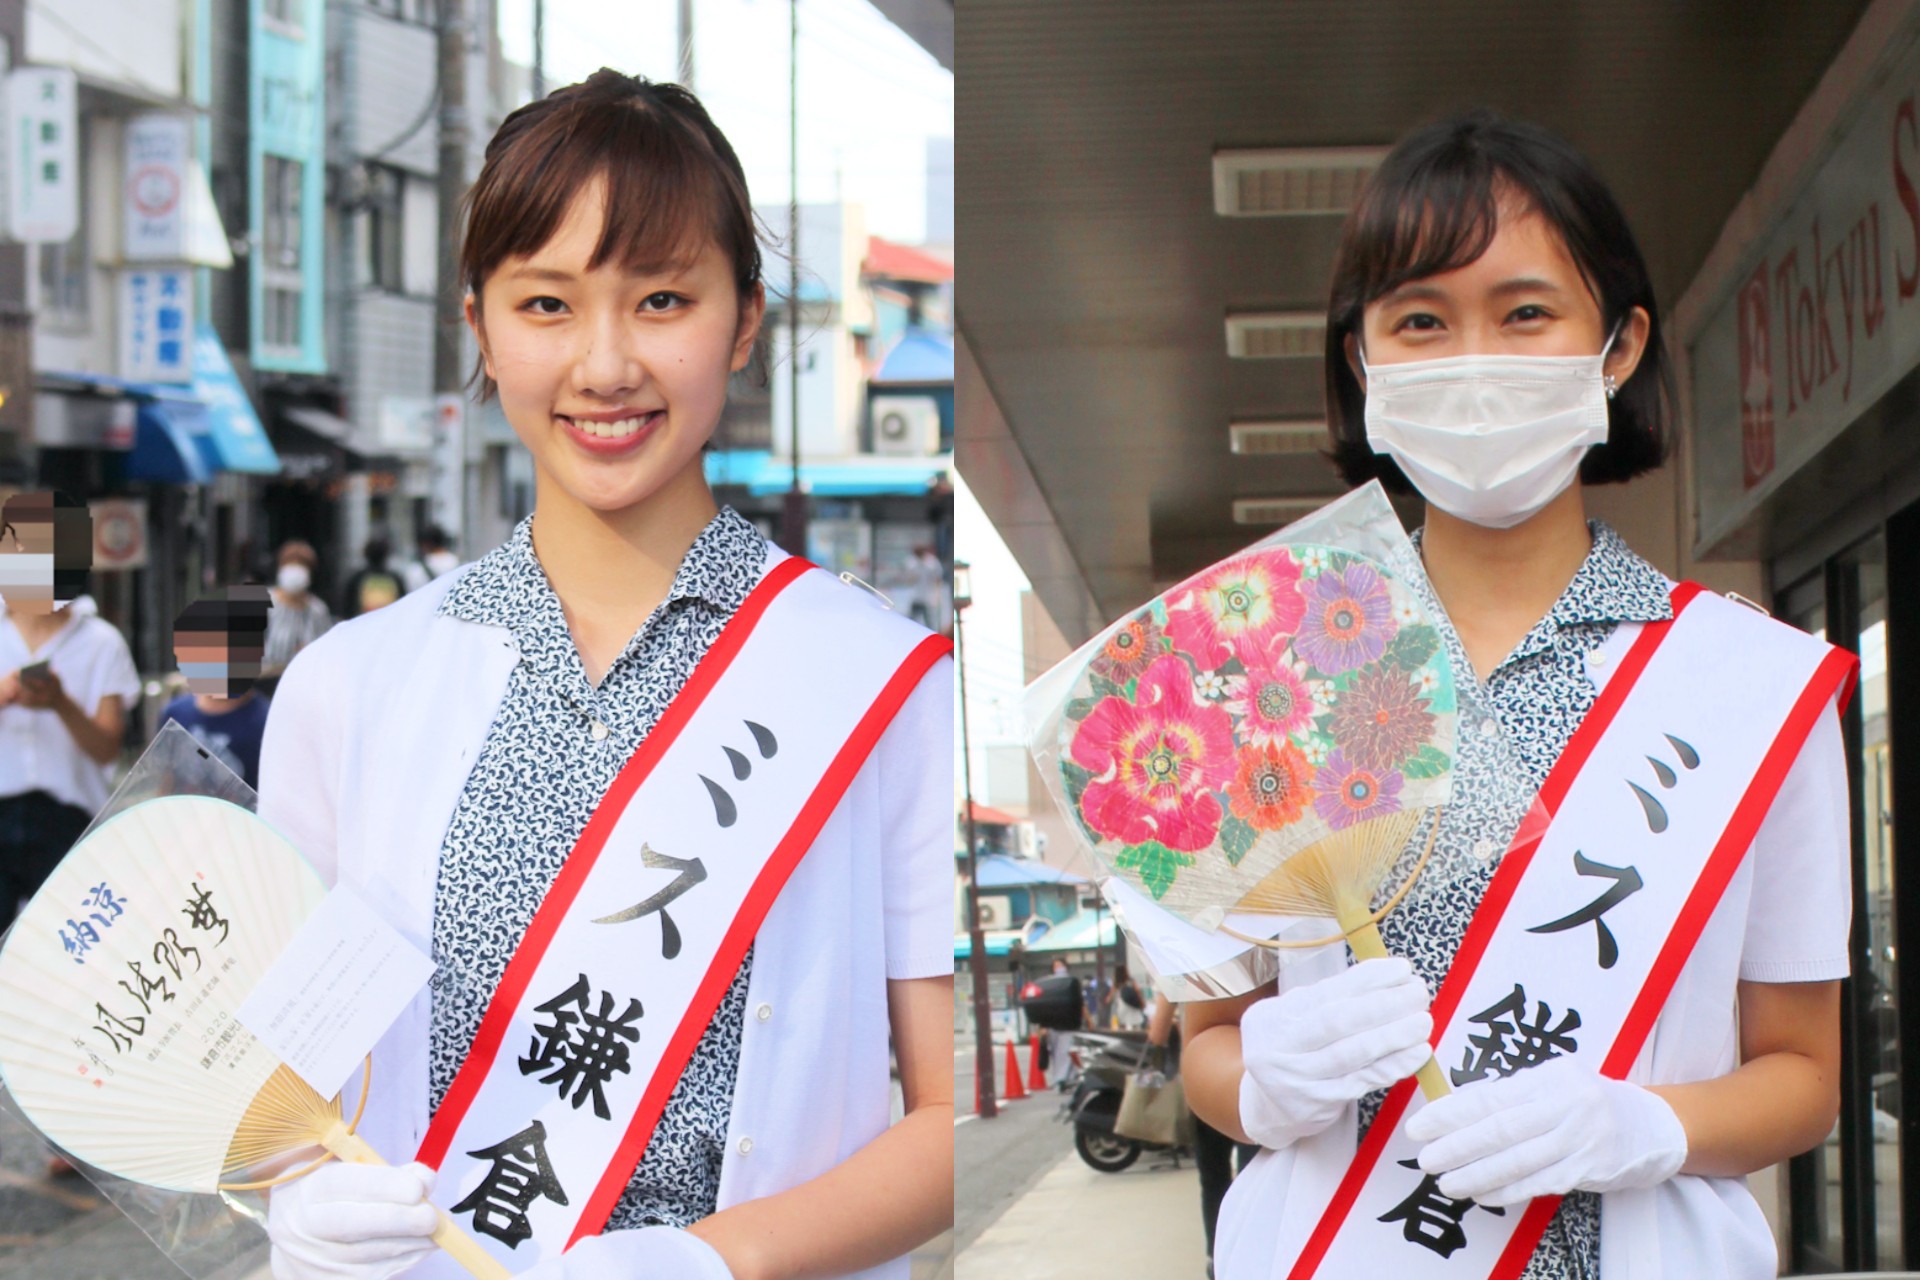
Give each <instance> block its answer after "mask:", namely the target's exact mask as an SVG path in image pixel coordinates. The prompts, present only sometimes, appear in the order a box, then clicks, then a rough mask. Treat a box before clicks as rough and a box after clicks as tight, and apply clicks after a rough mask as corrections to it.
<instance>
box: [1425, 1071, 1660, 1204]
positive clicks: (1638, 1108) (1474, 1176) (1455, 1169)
mask: <svg viewBox="0 0 1920 1280" xmlns="http://www.w3.org/2000/svg"><path fill="white" fill-rule="evenodd" d="M1407 1136H1408V1137H1409V1138H1412V1139H1413V1140H1414V1141H1415V1142H1420V1143H1424V1144H1426V1145H1425V1146H1423V1147H1422V1148H1421V1149H1420V1167H1421V1169H1422V1170H1424V1171H1425V1172H1427V1173H1432V1174H1438V1175H1440V1191H1441V1194H1443V1195H1447V1196H1452V1197H1453V1198H1455V1199H1459V1200H1473V1201H1476V1202H1478V1203H1480V1204H1483V1205H1488V1206H1491V1207H1494V1208H1498V1207H1500V1206H1503V1205H1512V1204H1522V1203H1524V1202H1526V1201H1528V1200H1531V1199H1533V1198H1534V1197H1535V1196H1549V1195H1565V1194H1566V1193H1567V1192H1569V1191H1620V1190H1624V1189H1626V1188H1629V1187H1650V1186H1653V1185H1654V1184H1655V1183H1660V1182H1665V1181H1666V1180H1667V1179H1668V1178H1671V1177H1672V1176H1673V1175H1674V1174H1676V1173H1678V1172H1680V1166H1681V1165H1682V1164H1684V1163H1686V1159H1687V1131H1686V1129H1685V1128H1684V1127H1682V1125H1681V1124H1680V1118H1679V1117H1678V1116H1676V1115H1675V1114H1674V1113H1673V1108H1672V1107H1670V1106H1668V1105H1667V1103H1666V1100H1665V1099H1664V1098H1662V1097H1660V1095H1659V1094H1656V1093H1651V1092H1649V1091H1648V1090H1646V1089H1643V1088H1641V1087H1640V1086H1639V1085H1637V1084H1628V1083H1627V1082H1626V1081H1624V1080H1610V1079H1608V1078H1606V1077H1605V1076H1602V1075H1598V1074H1596V1073H1595V1072H1594V1071H1593V1069H1592V1068H1590V1067H1586V1066H1583V1065H1581V1064H1580V1063H1577V1062H1575V1061H1574V1060H1573V1059H1572V1058H1552V1059H1549V1060H1548V1061H1546V1062H1543V1063H1541V1064H1540V1065H1539V1066H1537V1067H1528V1068H1526V1069H1525V1070H1523V1071H1517V1072H1515V1073H1514V1074H1513V1075H1510V1076H1507V1077H1504V1078H1503V1079H1499V1080H1489V1081H1486V1082H1484V1083H1481V1084H1474V1085H1469V1086H1467V1087H1466V1088H1464V1089H1462V1090H1460V1091H1459V1092H1458V1093H1454V1094H1450V1095H1448V1096H1447V1097H1445V1098H1442V1099H1440V1100H1439V1101H1438V1102H1431V1103H1428V1104H1427V1105H1426V1106H1425V1107H1423V1108H1421V1109H1420V1111H1419V1112H1418V1113H1416V1114H1415V1115H1414V1117H1413V1118H1412V1119H1411V1120H1409V1121H1407Z"/></svg>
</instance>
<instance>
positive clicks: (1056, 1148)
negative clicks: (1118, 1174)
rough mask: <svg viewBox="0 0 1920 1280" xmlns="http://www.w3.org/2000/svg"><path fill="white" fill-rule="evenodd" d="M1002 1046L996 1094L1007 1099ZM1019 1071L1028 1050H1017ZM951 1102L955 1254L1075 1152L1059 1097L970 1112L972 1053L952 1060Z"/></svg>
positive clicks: (959, 1052) (1036, 1096)
mask: <svg viewBox="0 0 1920 1280" xmlns="http://www.w3.org/2000/svg"><path fill="white" fill-rule="evenodd" d="M1005 1053H1006V1050H1005V1048H1004V1047H1002V1048H998V1049H996V1050H995V1053H994V1057H995V1058H996V1059H997V1060H998V1061H997V1063H996V1065H998V1066H1000V1067H1001V1068H1002V1069H1001V1071H999V1072H997V1073H996V1082H997V1084H998V1089H997V1091H996V1093H995V1096H996V1097H1004V1096H1005V1082H1004V1074H1005V1071H1004V1068H1005V1060H1004V1055H1005ZM1019 1053H1020V1064H1021V1070H1022V1072H1023V1073H1024V1072H1025V1071H1026V1069H1027V1051H1026V1048H1025V1047H1024V1046H1022V1047H1021V1049H1020V1051H1019ZM953 1076H954V1097H955V1099H956V1100H957V1101H958V1107H959V1123H958V1124H957V1125H956V1126H955V1128H954V1134H953V1149H954V1173H955V1176H956V1179H957V1181H956V1184H955V1189H954V1203H953V1216H954V1222H953V1231H954V1251H955V1252H956V1253H958V1252H960V1251H962V1250H964V1249H965V1248H966V1247H967V1246H968V1245H969V1244H971V1243H972V1242H973V1241H974V1240H975V1239H977V1238H978V1237H979V1235H980V1233H981V1232H983V1231H985V1230H986V1229H987V1228H988V1227H990V1226H992V1225H993V1223H994V1220H995V1219H997V1218H999V1216H1000V1215H1001V1214H1003V1213H1005V1212H1006V1211H1007V1209H1008V1208H1009V1207H1010V1206H1011V1205H1012V1204H1013V1202H1014V1201H1016V1200H1018V1199H1019V1198H1020V1197H1021V1196H1022V1195H1024V1194H1026V1192H1027V1191H1029V1190H1031V1189H1032V1187H1033V1185H1034V1184H1035V1183H1037V1182H1038V1181H1039V1180H1040V1178H1041V1175H1043V1174H1045V1173H1046V1171H1047V1170H1048V1169H1051V1168H1052V1167H1053V1166H1054V1165H1055V1164H1057V1163H1059V1161H1060V1157H1061V1156H1063V1155H1065V1154H1067V1153H1068V1152H1070V1151H1072V1150H1073V1131H1072V1129H1071V1128H1069V1127H1068V1126H1067V1125H1065V1124H1062V1123H1061V1122H1060V1120H1059V1118H1058V1117H1059V1112H1060V1102H1061V1096H1060V1095H1059V1094H1057V1093H1052V1092H1043V1093H1035V1094H1029V1095H1028V1096H1027V1097H1026V1098H1025V1099H1022V1100H1019V1101H1015V1102H1002V1103H1001V1104H1000V1106H999V1114H998V1115H996V1116H995V1117H994V1118H993V1119H991V1120H982V1119H979V1118H977V1117H975V1116H974V1115H973V1114H972V1113H973V1050H972V1048H971V1047H970V1046H969V1047H965V1048H959V1049H956V1051H955V1052H954V1055H953Z"/></svg>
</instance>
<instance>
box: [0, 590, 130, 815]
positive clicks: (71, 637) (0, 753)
mask: <svg viewBox="0 0 1920 1280" xmlns="http://www.w3.org/2000/svg"><path fill="white" fill-rule="evenodd" d="M66 612H67V625H66V626H64V627H62V628H61V629H60V630H59V631H56V632H55V633H54V634H53V638H52V639H50V640H48V641H47V642H46V643H45V644H43V645H41V646H40V648H39V649H37V650H31V651H30V650H29V649H28V648H27V642H26V640H25V639H24V638H23V637H22V636H21V634H20V631H19V628H17V627H15V626H14V625H13V622H12V620H11V619H9V618H8V617H7V616H6V615H5V614H0V675H6V674H10V673H12V672H14V671H18V670H19V669H20V668H21V667H24V666H26V665H27V664H29V663H33V662H39V661H42V660H45V661H46V663H47V664H48V666H49V667H51V668H52V670H53V673H54V674H55V675H56V676H58V677H60V687H61V688H62V689H64V690H65V691H66V694H67V696H68V697H70V698H72V699H73V700H74V702H75V703H76V704H78V705H79V707H80V709H81V710H82V711H84V712H86V714H87V715H89V716H92V715H94V714H95V713H96V712H98V711H99V709H100V702H101V699H103V698H106V697H108V696H109V695H112V694H119V695H120V701H121V703H122V705H123V706H132V705H133V704H134V702H136V701H137V700H138V699H139V697H140V673H139V672H138V671H136V670H135V669H134V665H133V655H132V654H131V653H130V652H129V651H128V649H127V642H126V641H125V640H124V639H122V638H121V635H120V632H119V631H118V630H116V629H115V627H114V625H113V624H112V623H110V622H108V621H107V620H106V619H104V618H102V617H100V616H99V614H100V610H99V608H98V606H96V605H95V604H94V602H93V597H92V596H81V597H80V598H79V599H77V600H75V601H74V602H73V603H72V604H70V605H68V606H67V610H66ZM112 780H113V766H112V765H108V764H98V763H96V762H95V761H94V760H93V759H92V758H91V757H89V756H88V755H87V753H86V752H84V751H82V750H81V749H80V744H79V743H77V742H75V741H74V740H73V735H72V734H71V733H69V732H67V727H66V726H65V725H63V724H61V723H60V717H59V716H58V715H56V714H55V713H54V712H53V711H52V710H44V709H32V708H28V707H23V706H20V705H18V704H15V705H13V706H8V707H0V796H17V795H23V794H25V793H26V792H29V791H45V792H47V793H48V794H49V795H51V796H53V797H54V798H55V799H56V800H59V801H61V802H62V803H65V804H71V805H77V806H78V807H80V808H82V809H85V810H86V811H87V812H88V813H89V814H93V813H98V812H99V810H100V807H101V806H102V805H104V804H106V802H107V797H108V795H110V794H111V793H112V790H113V788H112Z"/></svg>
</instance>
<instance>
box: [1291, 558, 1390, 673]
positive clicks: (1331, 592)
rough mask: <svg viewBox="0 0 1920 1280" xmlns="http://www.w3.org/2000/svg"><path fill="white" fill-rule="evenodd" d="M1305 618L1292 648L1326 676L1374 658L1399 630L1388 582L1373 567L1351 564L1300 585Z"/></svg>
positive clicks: (1348, 669)
mask: <svg viewBox="0 0 1920 1280" xmlns="http://www.w3.org/2000/svg"><path fill="white" fill-rule="evenodd" d="M1300 594H1301V595H1303V596H1305V597H1306V601H1307V611H1306V616H1305V617H1303V618H1302V619H1301V620H1300V629H1299V631H1298V632H1296V633H1295V635H1294V637H1293V648H1294V652H1295V653H1298V654H1299V655H1300V656H1301V657H1303V658H1305V659H1306V660H1307V661H1308V662H1310V663H1312V664H1313V665H1314V667H1316V668H1317V669H1318V670H1320V671H1322V672H1325V673H1326V674H1327V675H1330V676H1332V675H1339V674H1340V673H1341V672H1343V671H1351V670H1353V669H1354V668H1355V667H1360V666H1365V665H1366V664H1367V663H1369V662H1376V661H1378V660H1379V658H1380V655H1381V654H1383V653H1385V652H1386V650H1387V643H1388V642H1389V641H1390V640H1392V639H1393V637H1394V634H1395V633H1396V632H1397V631H1398V630H1399V626H1398V624H1396V623H1395V622H1394V620H1393V600H1392V598H1391V597H1389V596H1388V595H1387V584H1386V582H1385V581H1384V580H1383V579H1382V578H1381V577H1380V575H1379V573H1378V572H1376V571H1375V570H1374V568H1373V566H1371V565H1366V564H1350V565H1348V566H1347V567H1346V568H1345V569H1342V570H1341V571H1340V572H1338V573H1334V572H1332V571H1331V570H1329V571H1328V572H1326V573H1323V574H1321V575H1320V576H1319V577H1317V578H1315V579H1313V581H1312V583H1311V584H1308V583H1302V584H1301V586H1300Z"/></svg>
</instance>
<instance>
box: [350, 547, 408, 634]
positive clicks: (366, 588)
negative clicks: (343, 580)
mask: <svg viewBox="0 0 1920 1280" xmlns="http://www.w3.org/2000/svg"><path fill="white" fill-rule="evenodd" d="M392 554H393V548H392V544H390V543H389V542H388V541H387V540H386V539H385V538H384V537H382V536H380V535H379V534H375V535H374V536H373V537H371V538H368V539H367V544H366V546H364V547H362V548H361V556H362V561H363V562H362V564H361V566H360V567H359V568H358V569H356V570H354V573H353V576H352V577H351V578H348V579H347V586H346V589H345V590H344V591H342V592H341V593H340V616H341V617H343V618H357V617H359V616H360V615H361V614H363V613H372V612H373V611H374V610H375V609H384V608H386V607H387V606H388V605H390V604H392V603H393V602H394V601H395V600H398V599H399V598H400V597H401V596H403V595H405V594H406V593H407V585H406V583H405V582H403V581H401V578H400V573H399V571H398V570H396V569H394V568H392V567H391V566H389V565H388V563H387V560H388V558H389V557H390V556H391V555H392Z"/></svg>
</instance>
